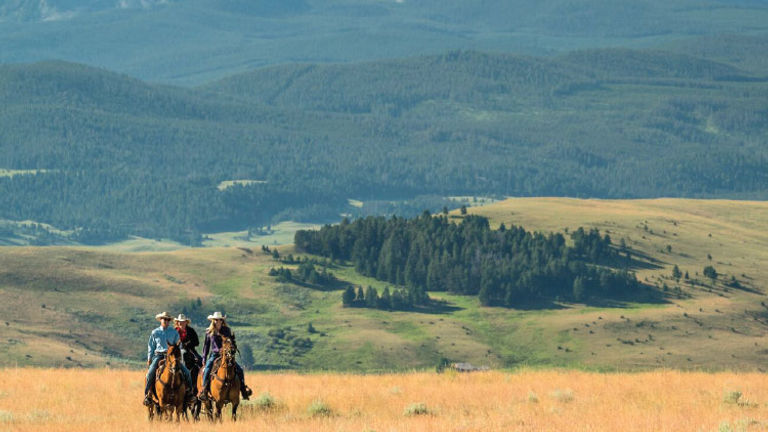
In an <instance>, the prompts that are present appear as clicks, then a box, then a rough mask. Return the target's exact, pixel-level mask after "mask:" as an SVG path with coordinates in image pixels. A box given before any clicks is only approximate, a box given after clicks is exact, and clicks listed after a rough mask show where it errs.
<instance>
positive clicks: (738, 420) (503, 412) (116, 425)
mask: <svg viewBox="0 0 768 432" xmlns="http://www.w3.org/2000/svg"><path fill="white" fill-rule="evenodd" d="M142 381H143V376H142V373H141V372H135V371H124V370H89V371H87V370H73V369H69V370H61V369H59V370H56V369H39V370H38V369H5V370H1V371H0V429H2V430H8V431H45V432H58V431H80V430H109V431H145V430H150V426H149V424H148V423H147V420H146V418H145V416H146V411H145V409H144V408H143V407H142V406H141V405H140V397H139V395H140V393H141V388H142V385H143V383H142ZM248 381H249V382H250V383H251V385H253V386H254V387H255V389H256V391H257V393H260V392H267V391H268V392H269V393H270V394H271V395H273V397H274V398H275V400H276V403H278V404H279V405H280V407H281V408H280V409H277V410H259V409H256V408H255V407H253V406H252V407H250V408H247V407H246V408H244V409H243V410H242V417H241V421H240V422H238V423H237V424H233V423H232V422H231V421H230V420H228V419H226V420H225V421H224V422H223V425H221V426H217V427H216V429H217V430H222V431H239V430H243V431H246V430H247V431H252V430H270V431H275V430H279V431H294V430H295V431H366V430H376V431H390V430H397V431H422V430H430V431H481V430H482V431H490V430H521V431H541V430H577V431H581V430H590V431H594V430H600V431H616V430H623V431H633V430H636V431H651V430H652V431H663V430H668V431H699V430H703V431H714V430H718V428H721V429H722V428H723V427H726V428H730V429H727V430H764V429H765V428H766V427H768V423H766V422H765V420H764V419H766V418H768V404H767V402H768V385H766V384H768V383H766V377H765V376H764V375H761V374H735V373H717V374H707V373H683V372H672V371H658V372H650V373H642V374H594V373H585V372H567V371H523V372H518V373H501V372H488V373H477V374H468V375H459V374H450V373H449V374H443V375H436V374H429V373H414V374H392V375H368V376H360V375H297V374H258V375H256V374H253V375H250V376H249V377H248ZM83 386H85V387H86V388H87V389H88V391H87V392H82V391H81V389H82V388H83ZM393 388H396V389H398V391H392V389H393ZM736 391H738V392H741V393H742V394H743V396H742V398H743V399H744V400H749V403H748V404H737V403H727V402H724V399H723V394H727V393H728V392H736ZM531 394H536V395H538V396H537V401H535V402H534V401H532V400H531V397H530V395H531ZM563 395H567V397H564V396H563ZM318 400H321V401H322V402H323V404H324V405H325V406H327V408H328V409H329V410H330V411H331V413H330V415H325V416H313V415H311V413H310V411H309V407H310V406H312V404H313V403H317V401H318ZM414 404H424V405H425V406H426V407H428V415H410V416H408V415H404V412H405V411H407V409H408V407H412V406H414ZM253 405H255V403H254V404H253ZM760 419H763V420H760ZM164 429H167V430H182V429H183V430H190V431H198V430H200V431H203V430H204V431H209V430H211V426H210V425H209V424H208V423H207V422H203V423H201V424H199V425H187V424H182V425H181V426H175V425H168V426H167V427H164Z"/></svg>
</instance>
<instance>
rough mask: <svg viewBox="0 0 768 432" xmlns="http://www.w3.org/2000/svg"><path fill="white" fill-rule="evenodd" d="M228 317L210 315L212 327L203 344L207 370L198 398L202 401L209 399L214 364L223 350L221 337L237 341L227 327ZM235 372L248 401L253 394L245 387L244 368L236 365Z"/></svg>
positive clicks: (218, 313) (242, 392)
mask: <svg viewBox="0 0 768 432" xmlns="http://www.w3.org/2000/svg"><path fill="white" fill-rule="evenodd" d="M225 319H227V317H226V316H222V315H221V312H214V313H213V315H208V320H210V321H211V325H210V326H208V330H206V331H205V343H204V344H203V362H204V363H205V370H204V371H203V385H202V388H201V389H200V393H199V394H198V395H197V398H198V399H200V400H207V399H208V388H209V386H210V384H211V376H210V373H211V369H212V368H213V362H214V361H215V360H216V359H217V358H219V351H220V350H221V345H222V341H221V337H222V336H224V337H227V338H230V339H232V341H233V342H234V341H235V334H234V333H232V330H230V328H229V326H227V323H226V321H224V320H225ZM235 370H236V374H237V377H238V378H239V379H240V393H241V394H242V396H243V399H244V400H248V397H249V396H250V395H251V394H252V393H253V392H252V391H251V389H249V388H248V386H246V385H245V376H244V374H243V368H241V367H240V365H239V364H237V363H235Z"/></svg>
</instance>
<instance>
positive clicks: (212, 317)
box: [208, 311, 227, 321]
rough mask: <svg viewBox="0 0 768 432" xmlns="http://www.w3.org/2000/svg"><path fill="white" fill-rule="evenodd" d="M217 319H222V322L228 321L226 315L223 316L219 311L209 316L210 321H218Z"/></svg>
mask: <svg viewBox="0 0 768 432" xmlns="http://www.w3.org/2000/svg"><path fill="white" fill-rule="evenodd" d="M217 319H220V320H223V319H227V316H226V315H224V316H222V315H221V312H219V311H216V312H214V313H213V315H208V320H209V321H212V320H217Z"/></svg>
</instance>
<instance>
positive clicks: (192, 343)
mask: <svg viewBox="0 0 768 432" xmlns="http://www.w3.org/2000/svg"><path fill="white" fill-rule="evenodd" d="M198 345H200V339H198V338H197V332H196V331H195V329H193V328H190V329H189V331H188V332H187V346H188V347H189V348H194V347H196V346H198Z"/></svg>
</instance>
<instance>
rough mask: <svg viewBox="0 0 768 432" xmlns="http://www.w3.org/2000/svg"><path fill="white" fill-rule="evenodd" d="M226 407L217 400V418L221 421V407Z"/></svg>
mask: <svg viewBox="0 0 768 432" xmlns="http://www.w3.org/2000/svg"><path fill="white" fill-rule="evenodd" d="M223 407H224V404H223V403H221V402H216V420H218V421H221V409H222V408H223Z"/></svg>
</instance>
